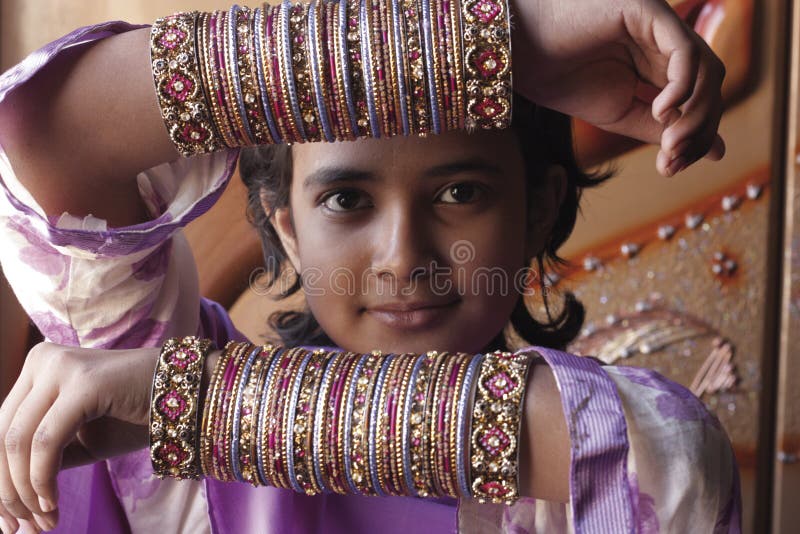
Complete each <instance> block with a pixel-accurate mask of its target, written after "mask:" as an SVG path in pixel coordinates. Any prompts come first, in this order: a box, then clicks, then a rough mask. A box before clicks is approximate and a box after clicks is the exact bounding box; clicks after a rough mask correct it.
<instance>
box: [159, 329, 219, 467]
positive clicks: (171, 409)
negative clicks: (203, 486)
mask: <svg viewBox="0 0 800 534" xmlns="http://www.w3.org/2000/svg"><path fill="white" fill-rule="evenodd" d="M211 347H212V341H211V340H210V339H198V338H196V337H194V336H187V337H184V338H177V337H173V338H169V339H167V340H166V341H165V342H164V344H163V346H162V348H161V354H160V355H159V358H158V362H157V363H156V366H155V372H154V374H153V388H152V393H151V400H150V425H149V426H150V459H151V461H152V464H153V471H154V472H155V474H156V476H158V477H159V478H163V477H165V476H170V477H174V478H179V479H185V478H191V479H197V478H199V477H200V474H201V468H200V463H199V460H198V457H199V449H200V444H199V442H198V439H197V438H198V432H197V428H198V420H197V419H198V413H199V410H198V403H199V395H200V382H201V379H202V376H203V366H204V363H205V358H206V354H207V353H208V351H209V350H210V349H211Z"/></svg>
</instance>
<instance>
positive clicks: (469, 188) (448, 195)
mask: <svg viewBox="0 0 800 534" xmlns="http://www.w3.org/2000/svg"><path fill="white" fill-rule="evenodd" d="M483 192H484V191H483V188H481V186H480V185H478V184H476V183H472V182H462V183H458V184H453V185H451V186H449V187H448V188H447V189H445V190H444V191H442V193H441V195H439V200H440V201H441V202H444V203H445V204H464V203H467V202H475V201H476V200H478V199H479V198H480V195H481V193H483Z"/></svg>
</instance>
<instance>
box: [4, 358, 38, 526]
mask: <svg viewBox="0 0 800 534" xmlns="http://www.w3.org/2000/svg"><path fill="white" fill-rule="evenodd" d="M30 388H31V384H30V381H29V380H28V378H27V374H26V373H25V372H24V370H23V373H22V374H21V375H20V377H19V379H18V380H17V381H16V382H15V383H14V386H13V387H12V388H11V391H10V392H9V393H8V395H7V396H6V399H5V401H3V405H2V407H1V408H0V435H2V436H3V439H0V516H2V517H3V519H4V520H5V521H6V522H7V523H9V524H10V526H11V527H12V529H16V528H18V526H19V523H18V521H17V518H27V519H30V518H31V517H32V516H31V514H30V511H29V510H28V509H27V508H26V507H25V505H24V504H23V503H22V501H21V500H20V498H19V494H18V493H17V491H16V488H15V487H14V482H13V480H12V478H11V474H10V472H9V467H8V462H7V457H8V454H7V449H8V447H7V445H8V444H10V445H11V446H12V448H16V443H17V441H18V439H19V436H18V434H16V433H15V432H16V431H11V432H10V431H9V430H10V429H11V426H12V421H13V419H14V416H15V414H16V413H17V412H18V411H19V410H18V409H19V405H20V404H21V403H22V402H23V401H24V399H25V398H26V397H27V395H28V392H29V391H30Z"/></svg>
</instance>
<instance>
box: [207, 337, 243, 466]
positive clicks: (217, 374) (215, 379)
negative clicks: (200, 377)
mask: <svg viewBox="0 0 800 534" xmlns="http://www.w3.org/2000/svg"><path fill="white" fill-rule="evenodd" d="M235 344H236V342H235V341H234V340H230V341H228V342H227V343H226V344H225V348H224V349H223V350H222V354H221V355H220V357H219V360H218V361H217V365H216V366H215V367H214V372H213V375H212V377H211V381H210V382H209V384H208V390H207V391H206V402H205V406H204V407H203V424H202V429H201V432H200V450H201V457H200V466H201V468H202V470H203V474H204V475H206V476H213V475H214V470H213V446H214V435H213V432H214V430H215V427H214V425H215V422H214V417H215V414H216V409H217V402H218V400H217V399H218V397H219V393H220V390H221V388H220V386H219V384H220V381H221V380H222V373H223V372H224V369H225V367H227V365H228V360H229V359H230V355H231V349H232V347H233V346H234V345H235Z"/></svg>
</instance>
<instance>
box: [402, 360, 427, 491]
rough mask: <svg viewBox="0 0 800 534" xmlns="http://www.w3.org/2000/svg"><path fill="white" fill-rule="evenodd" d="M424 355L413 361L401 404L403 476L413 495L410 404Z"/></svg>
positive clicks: (415, 489) (414, 488)
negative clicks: (404, 400) (402, 404)
mask: <svg viewBox="0 0 800 534" xmlns="http://www.w3.org/2000/svg"><path fill="white" fill-rule="evenodd" d="M425 358H426V356H425V355H424V354H420V355H419V356H418V357H417V361H416V362H414V368H413V369H412V370H411V379H410V380H409V381H408V390H407V391H406V392H405V393H406V404H405V406H403V444H402V445H403V462H404V463H405V465H406V469H405V473H404V474H405V477H406V486H408V489H409V491H410V492H411V495H412V496H413V497H419V493H418V492H417V488H416V486H415V485H414V478H413V477H412V476H411V445H410V441H411V404H412V400H413V398H414V391H415V390H416V387H417V377H418V376H419V371H420V369H422V364H423V363H424V362H425Z"/></svg>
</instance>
